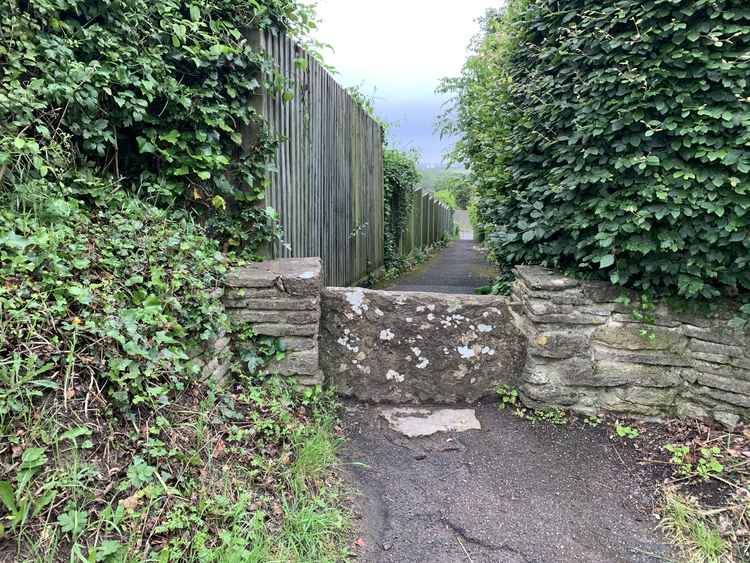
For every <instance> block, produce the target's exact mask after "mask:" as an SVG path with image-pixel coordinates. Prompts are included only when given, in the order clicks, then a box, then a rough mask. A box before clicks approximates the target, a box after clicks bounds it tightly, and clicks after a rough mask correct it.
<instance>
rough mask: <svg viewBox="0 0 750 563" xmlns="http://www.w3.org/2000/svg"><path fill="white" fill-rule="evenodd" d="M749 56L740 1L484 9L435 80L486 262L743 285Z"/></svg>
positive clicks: (687, 283) (537, 3)
mask: <svg viewBox="0 0 750 563" xmlns="http://www.w3.org/2000/svg"><path fill="white" fill-rule="evenodd" d="M749 50H750V8H748V6H747V4H746V3H745V2H742V1H740V0H647V1H641V0H615V1H613V2H598V1H594V0H568V1H564V2H557V1H555V2H552V1H550V0H512V1H511V2H510V3H509V5H508V7H507V9H505V10H501V11H499V12H497V11H495V12H490V13H488V15H487V17H486V18H485V20H484V22H483V32H482V34H480V36H479V37H478V38H477V40H476V42H475V44H474V52H473V54H472V56H471V57H470V58H469V60H468V61H467V63H466V66H465V68H464V72H463V74H462V76H461V77H460V78H459V79H456V80H453V81H448V82H446V83H445V84H444V88H445V89H446V90H449V91H451V92H453V93H454V95H455V100H456V110H457V112H456V121H455V122H454V123H453V126H452V127H449V130H451V131H455V132H460V133H461V134H462V137H463V138H462V140H461V141H460V142H459V143H458V146H457V149H456V153H455V156H456V157H457V158H458V159H460V160H462V161H463V162H465V163H466V164H467V166H469V167H471V169H472V171H473V173H474V175H475V177H476V178H477V183H478V186H477V191H478V194H479V197H478V201H477V205H478V215H479V221H480V223H482V224H483V226H484V229H485V230H488V231H489V232H490V233H491V235H490V245H491V247H492V249H493V252H494V255H495V256H496V257H497V258H498V259H499V260H501V261H504V262H507V263H521V262H527V263H538V264H543V265H548V266H551V267H558V268H562V269H565V270H576V271H578V272H583V273H589V274H590V275H596V276H599V277H603V278H608V279H609V280H611V281H612V282H614V283H618V284H623V285H628V286H632V287H635V288H639V289H641V290H647V291H653V292H656V293H661V294H679V295H681V296H686V297H689V298H696V297H703V298H712V297H715V296H717V295H719V294H720V293H722V292H727V293H730V294H734V293H736V292H737V291H747V290H748V289H750V175H749V173H750V152H749V151H748V145H749V144H750V109H749V106H748V102H749V101H750V83H748V79H747V75H748V70H750V58H749V57H748V51H749Z"/></svg>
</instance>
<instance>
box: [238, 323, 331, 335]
mask: <svg viewBox="0 0 750 563" xmlns="http://www.w3.org/2000/svg"><path fill="white" fill-rule="evenodd" d="M253 330H254V331H255V333H256V334H259V335H260V336H317V335H318V325H317V324H308V325H290V324H282V323H272V324H255V325H253Z"/></svg>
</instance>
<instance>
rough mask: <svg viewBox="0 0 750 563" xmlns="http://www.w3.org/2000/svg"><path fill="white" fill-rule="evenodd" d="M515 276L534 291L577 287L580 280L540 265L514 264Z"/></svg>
mask: <svg viewBox="0 0 750 563" xmlns="http://www.w3.org/2000/svg"><path fill="white" fill-rule="evenodd" d="M514 271H515V273H516V277H517V278H518V279H519V280H520V281H521V282H522V283H524V284H526V286H527V287H528V288H529V289H532V290H534V291H562V290H565V289H571V288H575V287H578V286H579V285H580V282H579V281H578V280H575V279H573V278H569V277H567V276H563V275H561V274H558V273H556V272H554V271H552V270H548V269H547V268H543V267H541V266H516V268H515V270H514Z"/></svg>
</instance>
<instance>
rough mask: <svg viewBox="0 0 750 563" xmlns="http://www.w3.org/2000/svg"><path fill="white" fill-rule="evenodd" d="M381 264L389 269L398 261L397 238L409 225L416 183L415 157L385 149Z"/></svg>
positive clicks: (417, 180) (417, 179) (398, 240)
mask: <svg viewBox="0 0 750 563" xmlns="http://www.w3.org/2000/svg"><path fill="white" fill-rule="evenodd" d="M383 159H384V177H385V188H384V192H385V265H386V268H390V267H393V266H394V264H395V263H397V262H398V260H399V244H400V242H401V235H402V234H403V233H404V231H405V230H406V226H407V225H408V224H409V216H410V214H411V210H412V208H413V207H414V189H415V188H416V187H417V184H418V183H419V172H418V171H417V164H416V160H417V159H416V155H414V154H410V153H405V152H401V151H399V150H396V149H388V148H386V149H385V152H384V156H383Z"/></svg>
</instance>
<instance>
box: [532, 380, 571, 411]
mask: <svg viewBox="0 0 750 563" xmlns="http://www.w3.org/2000/svg"><path fill="white" fill-rule="evenodd" d="M519 391H520V395H521V397H520V398H521V402H522V403H523V404H524V405H526V406H529V407H532V408H545V407H571V406H573V405H575V404H576V403H578V401H579V399H580V394H579V392H578V391H577V390H576V389H575V388H573V387H568V386H565V385H554V384H550V385H530V384H528V383H524V384H523V385H521V387H520V389H519Z"/></svg>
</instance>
